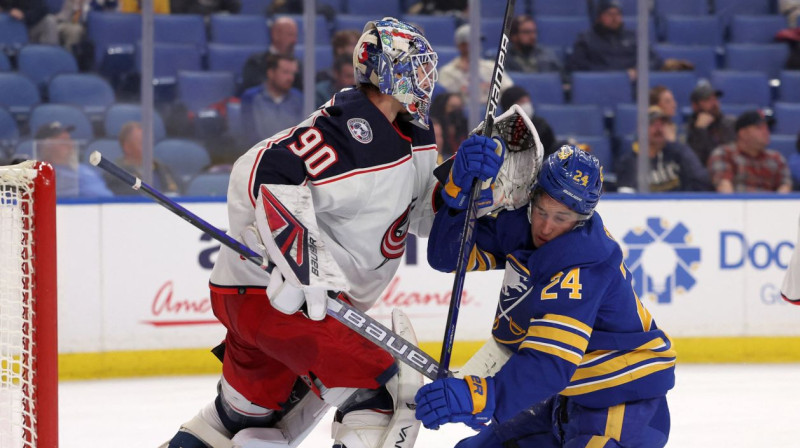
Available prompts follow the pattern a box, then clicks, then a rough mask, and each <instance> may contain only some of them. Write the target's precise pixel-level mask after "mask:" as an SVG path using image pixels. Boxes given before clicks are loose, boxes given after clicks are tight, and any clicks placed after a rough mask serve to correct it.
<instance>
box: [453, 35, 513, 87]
mask: <svg viewBox="0 0 800 448" xmlns="http://www.w3.org/2000/svg"><path fill="white" fill-rule="evenodd" d="M469 30H470V28H469V25H468V24H466V25H461V26H460V27H458V28H457V29H456V33H455V44H456V47H457V48H458V54H459V55H458V57H457V58H455V59H453V60H452V61H450V62H449V63H448V64H446V65H445V66H443V67H442V68H440V69H439V82H438V84H439V85H441V86H442V87H444V88H445V90H447V91H448V92H453V93H458V94H461V95H462V97H463V98H464V99H466V97H467V94H468V93H467V91H468V88H469V82H470V79H469V33H470V31H469ZM478 68H479V76H480V78H481V82H480V88H481V94H480V97H481V98H482V100H481V101H484V102H485V101H486V98H487V96H488V94H489V81H490V80H491V78H492V70H493V69H494V61H489V60H486V59H481V60H480V61H479V64H478ZM512 85H514V82H513V81H512V80H511V77H510V76H508V73H506V74H505V76H503V81H502V82H501V83H500V90H501V91H503V90H505V89H507V88H509V87H511V86H512Z"/></svg>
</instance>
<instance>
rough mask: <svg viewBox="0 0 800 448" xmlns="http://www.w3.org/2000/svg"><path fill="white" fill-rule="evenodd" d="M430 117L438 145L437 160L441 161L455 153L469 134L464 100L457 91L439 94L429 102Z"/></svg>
mask: <svg viewBox="0 0 800 448" xmlns="http://www.w3.org/2000/svg"><path fill="white" fill-rule="evenodd" d="M430 117H431V122H432V123H433V130H434V132H435V133H436V144H437V146H438V147H439V162H442V161H444V160H447V159H449V158H450V157H452V156H453V154H455V153H456V151H457V150H458V146H459V145H460V144H461V142H463V141H464V140H466V138H467V134H469V128H468V127H467V115H466V114H465V113H464V100H463V99H462V98H461V95H459V94H457V93H442V94H439V95H437V96H436V97H435V98H434V99H433V102H432V103H431V112H430Z"/></svg>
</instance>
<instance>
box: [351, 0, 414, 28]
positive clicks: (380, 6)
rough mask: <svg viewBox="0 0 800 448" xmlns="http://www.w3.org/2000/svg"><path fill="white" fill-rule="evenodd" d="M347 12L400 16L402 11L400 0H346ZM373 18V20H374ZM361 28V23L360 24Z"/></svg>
mask: <svg viewBox="0 0 800 448" xmlns="http://www.w3.org/2000/svg"><path fill="white" fill-rule="evenodd" d="M346 3H347V13H348V14H362V15H369V16H373V17H374V18H381V17H386V16H389V17H400V15H402V14H403V11H401V9H400V2H399V1H397V0H390V1H375V0H346ZM374 18H373V20H374ZM362 28H363V25H362Z"/></svg>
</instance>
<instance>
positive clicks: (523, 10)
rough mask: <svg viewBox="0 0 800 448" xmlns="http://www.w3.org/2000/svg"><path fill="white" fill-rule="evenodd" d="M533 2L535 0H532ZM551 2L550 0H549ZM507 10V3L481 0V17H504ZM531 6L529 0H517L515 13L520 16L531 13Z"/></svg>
mask: <svg viewBox="0 0 800 448" xmlns="http://www.w3.org/2000/svg"><path fill="white" fill-rule="evenodd" d="M531 2H533V0H531ZM548 3H549V2H548ZM505 12H506V7H505V3H503V4H502V5H498V4H497V2H493V1H490V0H484V1H481V17H486V18H495V17H503V15H504V14H505ZM530 13H531V7H530V5H529V4H528V1H527V0H517V2H516V3H515V4H514V15H515V16H518V15H520V14H530Z"/></svg>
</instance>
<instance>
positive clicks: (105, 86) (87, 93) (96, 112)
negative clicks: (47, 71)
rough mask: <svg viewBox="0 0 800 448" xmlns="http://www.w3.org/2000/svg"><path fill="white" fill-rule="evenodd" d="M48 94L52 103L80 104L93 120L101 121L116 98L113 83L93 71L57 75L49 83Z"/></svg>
mask: <svg viewBox="0 0 800 448" xmlns="http://www.w3.org/2000/svg"><path fill="white" fill-rule="evenodd" d="M47 96H48V98H49V100H50V102H51V103H61V104H73V105H76V106H80V107H81V108H82V109H83V111H84V112H85V113H86V114H87V115H88V116H89V118H90V119H91V120H92V121H101V120H102V119H103V117H104V116H105V113H106V109H108V107H109V106H111V105H112V104H114V101H115V100H116V98H115V96H114V89H112V88H111V84H109V82H108V81H106V80H105V79H104V78H101V77H100V76H98V75H95V74H92V73H64V74H61V75H56V76H55V77H54V78H53V79H51V80H50V82H49V83H48V85H47Z"/></svg>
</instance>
